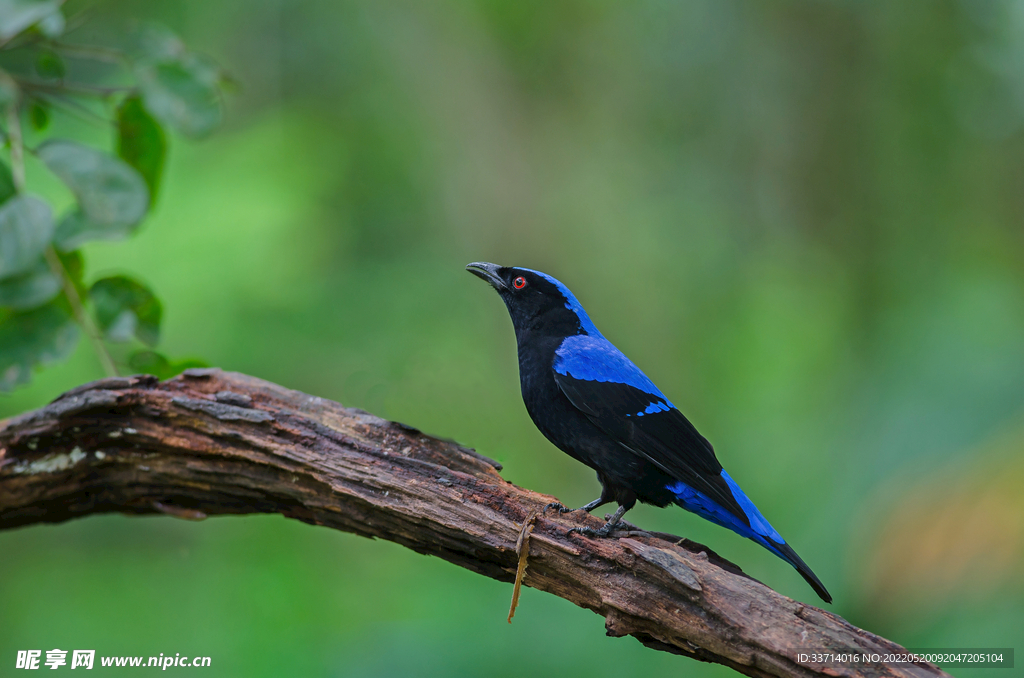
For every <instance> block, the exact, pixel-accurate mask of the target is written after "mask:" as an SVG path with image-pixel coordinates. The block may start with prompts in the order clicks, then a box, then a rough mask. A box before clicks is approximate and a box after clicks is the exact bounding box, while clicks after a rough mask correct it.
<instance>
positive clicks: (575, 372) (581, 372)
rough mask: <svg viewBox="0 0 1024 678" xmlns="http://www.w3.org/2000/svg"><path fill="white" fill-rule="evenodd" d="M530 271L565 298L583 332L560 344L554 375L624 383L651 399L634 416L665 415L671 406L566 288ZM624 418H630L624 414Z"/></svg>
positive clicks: (544, 274)
mask: <svg viewBox="0 0 1024 678" xmlns="http://www.w3.org/2000/svg"><path fill="white" fill-rule="evenodd" d="M525 270H530V269H525ZM531 272H533V273H536V274H537V275H539V276H541V277H542V278H544V279H545V280H547V281H548V282H550V283H551V284H552V285H554V286H555V287H557V288H558V291H559V292H561V293H562V296H564V297H565V307H566V308H567V309H569V310H570V311H572V312H573V313H575V314H576V317H577V318H579V321H580V328H581V329H582V330H583V332H584V334H576V335H573V336H571V337H566V338H565V340H564V341H562V344H561V345H560V346H559V347H558V350H557V351H555V364H554V368H555V371H556V372H558V373H559V374H564V375H567V376H570V377H573V378H574V379H581V380H583V381H610V382H614V383H617V384H628V385H629V386H632V387H633V388H636V389H639V390H641V391H643V392H644V393H649V394H650V395H651V396H652V402H651V404H650V405H648V406H647V408H646V409H644V410H642V411H640V412H636V413H635V416H638V417H642V416H644V415H645V414H653V413H655V412H667V411H669V410H670V409H672V408H674V407H675V405H673V404H672V403H671V402H670V401H669V399H668V398H666V397H665V394H664V393H662V392H661V391H660V390H658V387H657V386H655V385H654V382H653V381H651V380H650V378H649V377H648V376H647V375H646V374H644V373H643V372H641V371H640V368H639V367H637V366H636V365H634V364H633V361H632V360H630V359H629V358H627V357H626V356H625V354H623V353H622V351H620V350H619V349H617V348H615V345H614V344H612V342H610V341H608V340H607V339H605V338H604V335H603V334H601V332H600V330H598V329H597V326H595V325H594V322H593V321H592V320H591V319H590V316H588V315H587V312H586V311H585V310H583V306H582V305H581V304H580V302H579V300H578V299H576V297H575V296H574V295H573V293H572V292H570V291H569V288H568V287H566V286H565V285H563V284H562V283H561V282H560V281H558V280H556V279H555V278H552V277H551V276H550V275H548V274H547V273H541V272H540V271H531ZM626 416H634V415H633V414H627V415H626Z"/></svg>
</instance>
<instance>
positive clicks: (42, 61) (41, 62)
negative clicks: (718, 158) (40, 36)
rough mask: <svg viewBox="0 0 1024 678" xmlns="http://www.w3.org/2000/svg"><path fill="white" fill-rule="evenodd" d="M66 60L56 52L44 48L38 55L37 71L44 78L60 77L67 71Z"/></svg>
mask: <svg viewBox="0 0 1024 678" xmlns="http://www.w3.org/2000/svg"><path fill="white" fill-rule="evenodd" d="M65 70H66V69H65V68H64V60H63V59H61V58H60V55H59V54H57V53H56V52H54V51H52V50H48V49H44V50H42V51H40V52H39V56H38V57H36V73H38V74H39V75H40V76H41V77H43V78H50V79H60V78H63V77H64V73H65Z"/></svg>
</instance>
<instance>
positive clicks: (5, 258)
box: [0, 195, 53, 278]
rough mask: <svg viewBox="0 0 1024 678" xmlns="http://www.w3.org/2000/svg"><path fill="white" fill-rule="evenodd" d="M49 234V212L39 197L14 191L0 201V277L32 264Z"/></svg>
mask: <svg viewBox="0 0 1024 678" xmlns="http://www.w3.org/2000/svg"><path fill="white" fill-rule="evenodd" d="M52 237H53V214H52V213H51V212H50V206H49V205H47V204H46V203H45V202H43V201H42V200H40V199H39V198H35V197H32V196H30V195H18V196H15V197H13V198H11V199H10V200H8V201H7V202H5V203H4V204H3V205H0V278H7V277H9V276H13V275H20V274H22V273H25V272H26V271H28V270H29V269H30V268H32V267H33V266H35V264H36V261H38V259H39V256H40V255H41V254H42V253H43V250H45V249H46V246H47V245H49V244H50V238H52Z"/></svg>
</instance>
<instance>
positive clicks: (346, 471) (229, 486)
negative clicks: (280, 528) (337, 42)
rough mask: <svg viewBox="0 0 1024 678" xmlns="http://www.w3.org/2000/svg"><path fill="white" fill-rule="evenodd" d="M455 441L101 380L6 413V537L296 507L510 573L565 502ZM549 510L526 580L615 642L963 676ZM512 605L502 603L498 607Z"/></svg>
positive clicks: (1, 503) (189, 379) (2, 449)
mask: <svg viewBox="0 0 1024 678" xmlns="http://www.w3.org/2000/svg"><path fill="white" fill-rule="evenodd" d="M500 468H501V467H500V466H499V465H498V464H496V463H494V462H492V461H491V460H489V459H487V458H485V457H482V456H480V455H478V454H476V453H475V452H474V451H472V450H469V449H466V448H464V447H461V446H459V445H457V444H455V443H452V442H447V441H444V440H439V439H437V438H432V437H430V436H427V435H424V434H422V433H421V432H419V431H418V430H416V429H414V428H410V427H407V426H403V425H401V424H396V423H394V422H389V421H384V420H382V419H379V418H377V417H375V416H373V415H371V414H367V413H365V412H362V411H359V410H353V409H346V408H344V407H342V406H341V405H339V404H337V403H334V402H331V401H328V400H324V399H321V398H317V397H313V396H309V395H305V394H303V393H299V392H296V391H291V390H288V389H285V388H282V387H280V386H276V385H274V384H271V383H268V382H264V381H260V380H258V379H254V378H252V377H247V376H244V375H240V374H232V373H224V372H221V371H219V370H190V371H188V372H186V373H185V374H184V375H182V376H181V377H178V378H176V379H173V380H170V381H167V382H164V383H159V382H157V380H156V379H155V378H153V377H147V376H137V377H126V378H111V379H103V380H100V381H96V382H93V383H91V384H86V385H84V386H81V387H79V388H76V389H74V390H72V391H69V392H67V393H65V394H64V395H62V396H61V397H59V398H58V399H57V400H55V401H54V402H53V403H51V404H50V405H48V406H46V407H44V408H42V409H39V410H36V411H33V412H29V413H27V414H24V415H21V416H19V417H15V418H13V419H9V420H7V421H4V422H0V529H9V528H13V527H19V526H22V525H30V524H33V523H41V522H60V521H64V520H68V519H69V518H74V517H77V516H84V515H87V514H91V513H104V512H119V513H130V514H142V513H165V514H170V515H174V516H178V517H181V518H203V517H205V516H207V515H214V514H227V513H234V514H238V513H280V514H282V515H285V516H288V517H290V518H297V519H299V520H302V521H304V522H307V523H311V524H314V525H324V526H327V527H332V528H334V529H338V530H344V531H346V532H354V533H356V534H360V535H363V536H366V537H380V538H383V539H389V540H391V541H394V542H397V543H399V544H402V545H403V546H407V547H409V548H411V549H413V550H415V551H417V552H420V553H425V554H430V555H435V556H439V557H441V558H444V559H445V560H447V561H449V562H452V563H454V564H456V565H459V566H461V567H465V568H468V569H470V570H472V571H474V572H478V573H480V574H483V575H486V576H488V577H492V578H494V579H498V580H501V581H512V580H513V579H514V576H515V572H516V566H517V563H518V558H517V556H516V552H515V544H516V540H517V538H518V537H519V534H520V529H521V527H522V525H523V523H524V521H525V520H526V519H527V517H528V516H529V515H530V514H531V513H533V512H535V511H541V510H542V509H543V507H544V505H545V504H547V503H548V502H550V501H553V500H554V499H553V498H552V497H550V496H547V495H542V494H538V493H536V492H531V491H529V490H525V489H522V488H519V487H516V486H515V485H512V484H511V483H508V482H506V481H504V480H503V479H502V478H501V476H500V475H499V474H498V471H499V470H500ZM585 521H589V524H590V525H591V526H593V527H598V526H599V525H600V521H599V519H598V518H594V517H582V516H580V515H578V514H573V515H572V516H571V517H570V516H558V515H556V514H555V513H554V512H549V513H547V514H543V513H541V514H540V515H539V516H538V517H537V518H536V520H535V521H534V523H533V525H534V529H533V533H532V536H531V537H530V540H529V544H528V550H529V568H528V570H527V571H526V577H525V581H524V583H525V584H526V585H527V586H532V587H533V588H536V589H540V590H542V591H547V592H549V593H553V594H554V595H556V596H560V597H562V598H565V599H566V600H569V601H571V602H573V603H575V604H576V605H579V606H581V607H585V608H587V609H589V610H593V611H594V612H596V613H598V614H600V615H602V616H604V617H605V620H606V621H605V626H606V629H607V632H608V634H609V635H612V636H624V635H631V636H634V637H636V638H637V639H638V640H640V642H642V643H643V644H644V645H647V646H649V647H652V648H655V649H658V650H665V651H668V652H674V653H678V654H682V655H687V656H689V657H693V658H695V659H699V660H701V661H708V662H717V663H719V664H724V665H726V666H729V667H731V668H733V669H735V670H737V671H739V672H741V673H744V674H747V675H750V676H824V675H827V676H915V677H922V678H923V677H936V676H945V675H947V674H945V673H943V672H942V671H940V670H939V669H938V668H936V667H935V666H933V665H931V664H924V663H921V664H884V663H878V664H866V665H862V666H859V667H854V666H836V665H829V664H815V663H809V662H801V661H798V653H799V651H800V650H801V648H804V649H805V650H804V651H806V649H811V648H814V649H817V650H818V651H821V652H835V651H840V652H851V651H852V652H861V653H878V654H882V655H884V654H891V653H899V652H901V651H902V648H901V647H900V646H898V645H896V644H895V643H892V642H890V641H888V640H886V639H884V638H880V637H878V636H876V635H873V634H871V633H868V632H867V631H863V630H861V629H859V628H857V627H855V626H853V625H851V624H849V623H848V622H847V621H845V620H844V619H842V618H841V617H838V616H837V615H835V614H832V613H831V612H828V611H825V610H821V609H818V608H816V607H812V606H810V605H805V604H802V603H799V602H796V601H794V600H791V599H789V598H787V597H785V596H782V595H780V594H778V593H776V592H774V591H772V590H771V589H769V588H768V587H767V586H764V585H763V584H761V583H759V582H757V581H755V580H754V579H751V578H750V577H748V576H746V575H744V574H743V573H742V572H741V571H740V570H739V568H737V567H736V566H735V565H732V564H731V563H729V562H727V561H724V560H723V559H721V558H719V557H718V556H717V555H715V554H714V553H713V552H712V551H710V550H709V549H707V548H706V547H704V546H701V545H699V544H694V543H692V542H688V541H686V540H680V539H679V538H677V537H672V536H671V535H664V534H657V533H648V532H640V531H635V532H632V533H629V534H627V535H626V536H624V537H622V538H618V539H600V540H594V539H589V538H585V537H579V536H577V535H573V536H572V537H569V536H567V535H566V531H567V529H568V528H569V527H572V526H574V525H578V524H581V522H585ZM495 612H496V613H498V614H500V612H499V611H497V610H496V611H495Z"/></svg>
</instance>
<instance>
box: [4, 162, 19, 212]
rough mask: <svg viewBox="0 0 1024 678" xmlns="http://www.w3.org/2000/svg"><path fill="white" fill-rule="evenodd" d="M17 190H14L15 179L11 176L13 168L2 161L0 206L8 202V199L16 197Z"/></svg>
mask: <svg viewBox="0 0 1024 678" xmlns="http://www.w3.org/2000/svg"><path fill="white" fill-rule="evenodd" d="M15 193H17V190H16V189H15V188H14V177H13V176H12V175H11V168H10V167H8V166H7V165H6V164H4V161H3V160H0V204H3V203H5V202H7V199H8V198H11V197H13V196H14V194H15Z"/></svg>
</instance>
